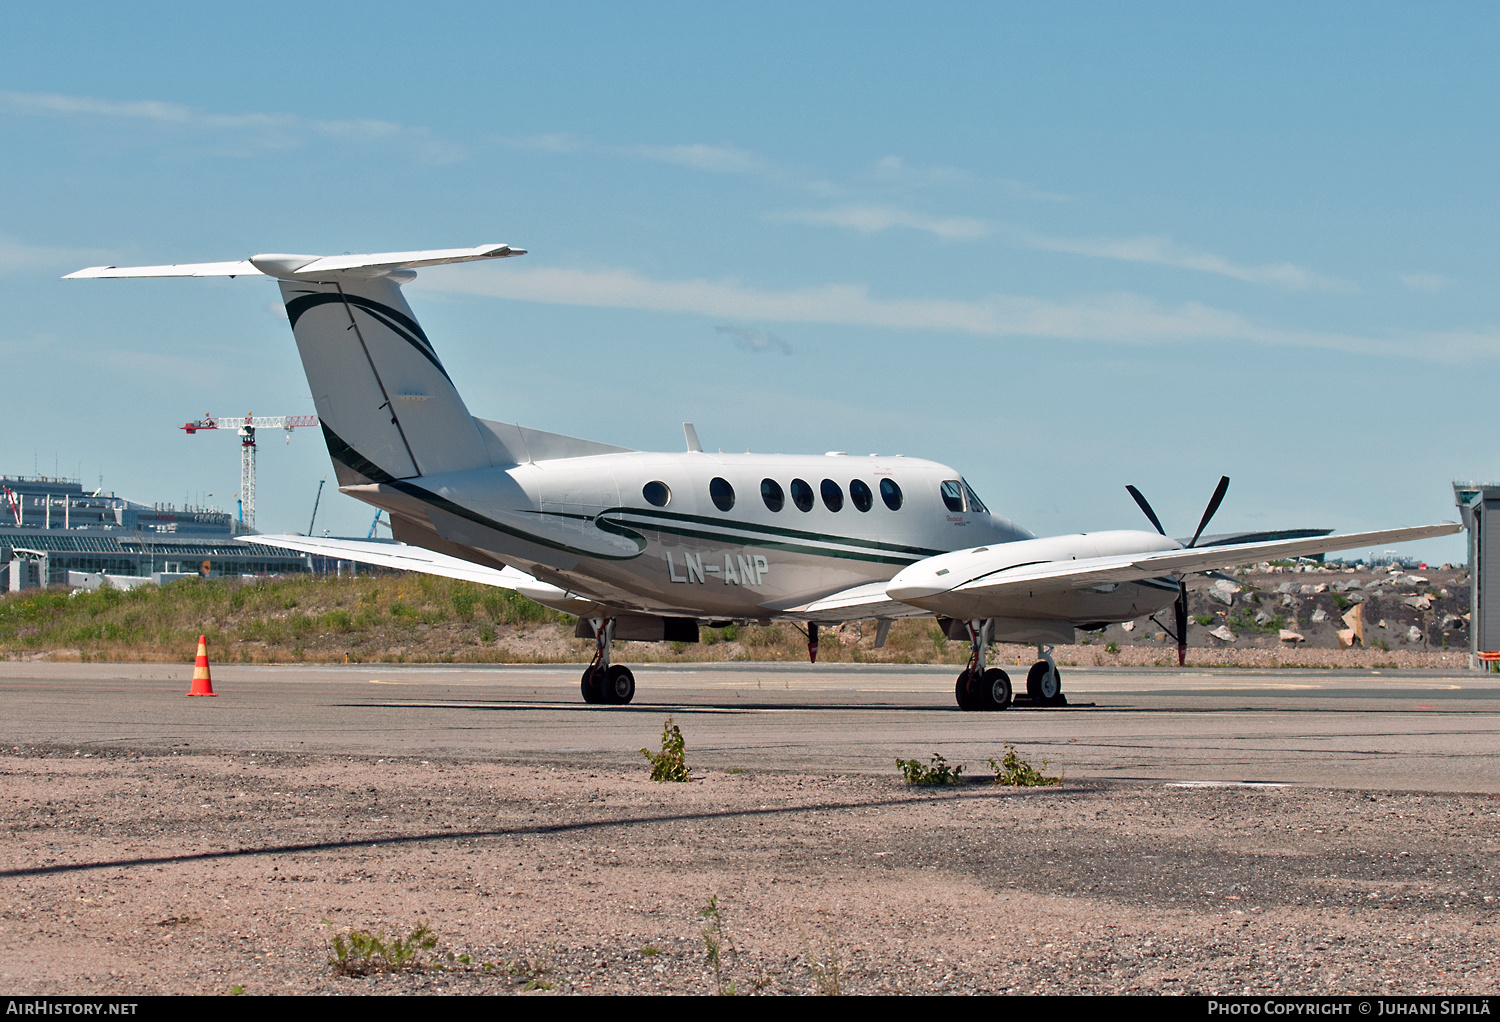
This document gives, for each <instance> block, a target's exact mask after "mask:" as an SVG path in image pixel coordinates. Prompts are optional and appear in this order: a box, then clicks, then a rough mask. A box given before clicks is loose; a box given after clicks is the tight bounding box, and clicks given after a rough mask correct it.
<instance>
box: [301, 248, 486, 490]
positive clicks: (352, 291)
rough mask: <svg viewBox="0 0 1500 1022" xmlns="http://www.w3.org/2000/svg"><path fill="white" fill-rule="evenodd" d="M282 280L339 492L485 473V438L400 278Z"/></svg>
mask: <svg viewBox="0 0 1500 1022" xmlns="http://www.w3.org/2000/svg"><path fill="white" fill-rule="evenodd" d="M330 276H337V277H342V278H343V279H335V280H333V281H328V282H322V281H319V282H308V281H300V280H281V281H279V283H280V285H281V296H282V299H283V300H284V301H285V302H286V314H287V319H289V320H290V321H291V324H292V333H293V335H294V336H295V337H296V338H297V350H298V351H299V352H300V353H301V355H302V368H303V369H304V370H305V371H306V373H307V382H308V385H309V386H310V387H311V388H312V395H313V402H314V403H315V404H316V405H317V409H318V418H319V419H320V420H322V423H323V435H324V438H325V439H326V440H327V441H328V453H329V455H330V456H331V457H332V458H333V463H334V469H335V472H336V473H337V475H338V478H339V485H341V486H348V485H351V484H354V483H363V482H384V481H387V480H390V479H405V478H410V477H412V476H422V475H436V474H438V473H442V472H458V471H462V470H464V469H470V468H479V467H481V466H485V465H488V464H489V463H490V459H489V455H488V454H487V453H486V451H485V446H484V439H483V438H482V437H481V436H480V434H479V430H478V429H477V428H476V427H475V425H474V419H473V417H472V416H470V415H469V410H468V408H467V407H465V405H464V401H463V398H461V397H459V395H458V390H457V388H455V387H454V386H453V381H452V380H451V379H450V378H449V377H448V373H447V371H446V370H445V369H444V368H443V364H442V362H440V361H439V360H438V356H437V352H436V351H434V350H433V347H432V343H431V342H430V341H429V340H428V339H427V335H426V334H425V333H423V332H422V328H421V326H419V325H418V324H417V321H416V318H415V317H413V316H412V314H411V308H410V307H409V306H408V305H407V304H406V298H405V297H404V296H403V295H402V294H401V284H400V282H398V281H397V280H396V279H394V275H389V276H379V277H374V278H363V279H361V278H357V277H352V276H346V275H344V274H336V275H335V274H330Z"/></svg>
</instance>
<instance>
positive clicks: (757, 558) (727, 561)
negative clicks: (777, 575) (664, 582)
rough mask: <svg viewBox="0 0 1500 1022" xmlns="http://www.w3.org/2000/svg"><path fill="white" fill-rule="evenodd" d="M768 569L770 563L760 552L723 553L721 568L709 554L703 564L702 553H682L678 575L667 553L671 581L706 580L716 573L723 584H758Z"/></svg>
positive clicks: (670, 556)
mask: <svg viewBox="0 0 1500 1022" xmlns="http://www.w3.org/2000/svg"><path fill="white" fill-rule="evenodd" d="M769 569H770V564H769V563H768V562H767V561H766V559H765V557H763V556H762V555H760V554H754V555H752V556H749V557H746V556H744V555H741V554H725V555H724V566H723V567H722V568H721V567H720V566H719V565H717V564H714V563H713V556H712V555H710V556H709V563H708V564H704V563H703V555H702V554H683V555H682V571H683V573H682V574H680V575H679V574H678V573H677V565H676V564H675V563H674V562H673V561H672V555H671V554H667V578H668V579H669V580H670V581H673V582H706V581H707V576H708V575H718V576H719V577H720V578H722V579H723V580H724V584H725V585H737V586H758V585H760V582H761V579H762V578H764V577H765V574H766V572H767V571H768V570H769Z"/></svg>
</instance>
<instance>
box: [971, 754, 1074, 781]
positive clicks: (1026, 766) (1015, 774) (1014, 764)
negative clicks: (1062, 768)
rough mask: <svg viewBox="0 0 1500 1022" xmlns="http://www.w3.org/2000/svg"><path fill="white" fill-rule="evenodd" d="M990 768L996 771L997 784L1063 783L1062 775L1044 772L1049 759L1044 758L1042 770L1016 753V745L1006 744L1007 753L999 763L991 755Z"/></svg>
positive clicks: (988, 761)
mask: <svg viewBox="0 0 1500 1022" xmlns="http://www.w3.org/2000/svg"><path fill="white" fill-rule="evenodd" d="M985 762H987V763H988V764H989V765H990V769H991V770H993V771H995V783H996V784H1008V785H1011V786H1013V787H1017V788H1035V787H1042V786H1045V785H1049V784H1061V783H1062V778H1061V777H1048V776H1047V775H1046V774H1044V773H1042V770H1045V769H1047V761H1046V760H1045V759H1044V760H1042V770H1038V769H1037V768H1036V767H1034V766H1032V765H1031V764H1030V763H1028V762H1026V761H1025V760H1024V759H1022V758H1021V757H1020V756H1018V755H1016V747H1015V746H1014V745H1006V746H1005V755H1003V756H1001V757H1000V761H999V762H998V763H997V762H996V761H995V758H994V757H993V756H991V757H990V758H989V759H988V760H986V761H985Z"/></svg>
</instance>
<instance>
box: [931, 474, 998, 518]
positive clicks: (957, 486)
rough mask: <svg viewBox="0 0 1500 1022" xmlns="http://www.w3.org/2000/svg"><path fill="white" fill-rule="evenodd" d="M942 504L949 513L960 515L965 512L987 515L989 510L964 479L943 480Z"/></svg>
mask: <svg viewBox="0 0 1500 1022" xmlns="http://www.w3.org/2000/svg"><path fill="white" fill-rule="evenodd" d="M942 494H943V504H944V505H945V506H947V508H948V510H949V511H952V512H954V513H955V514H961V513H963V512H965V511H967V512H969V513H970V514H987V513H988V512H989V509H988V508H986V507H985V506H984V501H982V500H980V499H979V495H978V494H977V493H975V492H974V488H973V487H972V486H970V485H969V483H968V481H967V480H964V479H944V480H943V485H942Z"/></svg>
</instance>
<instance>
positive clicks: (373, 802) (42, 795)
mask: <svg viewBox="0 0 1500 1022" xmlns="http://www.w3.org/2000/svg"><path fill="white" fill-rule="evenodd" d="M1022 753H1023V755H1024V754H1025V750H1024V749H1023V750H1022ZM643 766H644V763H643ZM893 774H894V770H893ZM0 775H3V785H4V794H3V796H0V807H3V810H0V813H3V815H0V833H3V842H0V880H3V883H0V988H3V990H4V992H6V993H11V994H62V993H67V994H83V993H89V994H118V995H134V994H145V993H224V992H228V991H229V990H230V989H231V988H232V987H235V986H241V987H243V988H244V991H245V992H246V993H251V994H255V993H330V994H331V993H365V992H456V993H470V992H475V993H477V992H484V993H502V992H512V991H514V992H524V991H527V990H528V988H529V989H530V991H531V992H532V993H547V992H551V993H590V992H600V993H655V992H673V993H708V992H714V991H716V990H718V989H720V988H721V987H727V986H728V985H729V984H731V983H732V984H733V985H734V990H735V991H736V992H737V993H751V992H756V991H759V992H763V993H813V992H830V993H831V992H842V993H877V992H923V993H930V992H953V993H970V992H973V993H981V992H983V993H992V992H1021V993H1029V992H1047V993H1122V992H1130V991H1140V992H1147V993H1157V992H1171V991H1181V992H1184V993H1205V994H1206V993H1278V994H1316V993H1350V992H1366V993H1388V994H1389V993H1413V994H1414V993H1437V992H1451V993H1472V994H1480V993H1491V992H1493V991H1494V990H1495V989H1496V987H1497V979H1500V967H1497V957H1500V953H1497V951H1496V948H1495V942H1494V939H1493V933H1494V931H1493V929H1492V927H1494V926H1495V925H1496V921H1497V920H1496V902H1495V900H1494V898H1495V897H1496V895H1497V894H1500V883H1497V872H1496V868H1495V864H1494V862H1495V860H1494V853H1495V850H1496V844H1497V840H1496V830H1495V825H1496V820H1497V817H1500V797H1496V796H1484V795H1478V796H1476V795H1446V794H1412V793H1401V794H1393V793H1385V792H1362V791H1337V790H1327V789H1313V788H1225V787H1202V786H1197V787H1173V786H1165V785H1160V784H1157V785H1149V786H1148V785H1127V784H1109V785H1101V784H1089V785H1082V786H1080V785H1076V784H1070V785H1065V786H1062V787H1056V788H1045V789H1026V790H1017V789H1002V788H998V787H996V786H994V785H990V784H978V783H972V784H965V785H962V786H956V787H950V788H942V789H931V788H925V789H924V788H908V787H906V786H905V785H903V784H900V783H898V782H897V781H896V780H894V779H893V778H884V777H868V776H799V775H790V774H778V773H733V774H718V773H716V774H709V775H707V776H704V777H701V778H698V779H695V780H694V781H693V782H691V783H689V784H655V783H652V782H650V781H649V780H647V779H646V778H645V771H644V769H643V770H641V771H639V772H637V771H630V772H624V773H622V772H620V771H619V770H617V769H612V768H611V769H606V768H604V767H601V766H599V765H597V764H594V765H591V764H590V763H589V762H584V761H579V760H576V759H575V760H573V761H568V762H563V761H559V762H535V761H531V762H512V763H493V762H444V761H439V760H428V761H422V760H380V759H375V760H371V759H357V758H355V759H350V758H343V757H340V758H314V757H287V756H282V755H274V754H258V755H251V754H233V755H230V754H225V755H219V756H207V755H205V756H181V757H179V756H170V755H155V756H153V755H131V754H121V755H105V756H102V757H101V756H97V755H96V756H87V757H86V756H83V755H81V754H75V753H74V751H73V750H72V749H71V748H70V749H44V748H24V747H16V748H12V749H8V750H7V754H6V755H5V756H3V757H0ZM86 864H96V865H97V868H80V866H82V865H86ZM711 898H712V899H716V905H717V909H718V917H717V920H715V918H714V917H712V916H711V915H704V914H703V913H704V910H705V909H706V908H707V906H708V905H709V902H710V899H711ZM420 922H426V923H427V924H428V925H430V926H431V929H432V931H433V933H434V934H435V935H436V936H437V938H438V939H439V945H438V947H437V948H435V949H434V950H433V951H432V952H430V953H429V954H428V957H429V959H430V960H432V961H434V962H436V963H437V964H439V965H442V966H444V967H443V968H437V967H433V966H429V967H427V968H423V969H421V970H418V971H411V972H404V973H399V974H380V975H373V976H365V977H344V976H337V975H334V974H333V970H331V969H330V967H329V963H328V959H329V941H330V938H331V937H332V936H333V935H334V934H335V933H343V932H347V931H349V930H351V929H368V930H375V931H385V932H386V933H387V934H391V933H405V932H407V931H409V930H410V929H411V928H413V927H414V926H416V925H417V924H419V923H420ZM705 931H707V935H706V936H705ZM709 942H715V943H717V945H718V946H719V947H720V948H721V952H720V955H719V958H720V971H719V972H718V973H716V972H715V970H714V968H713V967H712V963H711V961H710V958H709V955H708V953H707V951H708V945H709ZM449 954H452V955H453V956H455V957H454V958H452V959H450V958H449V957H448V955H449Z"/></svg>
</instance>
